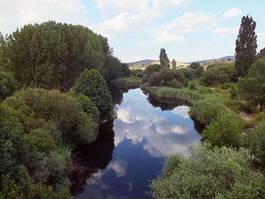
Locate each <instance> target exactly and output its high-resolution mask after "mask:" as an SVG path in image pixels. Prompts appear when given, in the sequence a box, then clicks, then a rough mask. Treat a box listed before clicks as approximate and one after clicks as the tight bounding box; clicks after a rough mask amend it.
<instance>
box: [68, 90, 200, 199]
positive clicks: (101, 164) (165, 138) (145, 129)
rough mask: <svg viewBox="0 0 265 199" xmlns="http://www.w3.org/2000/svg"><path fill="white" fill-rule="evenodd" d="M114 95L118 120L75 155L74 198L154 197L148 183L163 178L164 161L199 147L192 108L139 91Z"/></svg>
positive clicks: (126, 198)
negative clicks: (191, 116)
mask: <svg viewBox="0 0 265 199" xmlns="http://www.w3.org/2000/svg"><path fill="white" fill-rule="evenodd" d="M113 96H114V98H115V99H114V101H115V102H116V103H117V107H116V111H117V118H116V119H115V120H114V122H113V123H111V122H110V123H108V124H105V126H102V127H101V129H100V135H99V138H98V140H97V141H96V142H95V143H93V144H91V145H88V146H84V147H82V148H81V149H79V150H78V151H77V152H76V154H75V156H74V159H75V162H76V164H75V165H76V166H75V172H73V176H72V178H73V182H74V184H73V187H72V192H73V193H76V195H75V198H76V199H86V198H88V199H142V198H143V199H144V198H151V194H150V189H149V184H150V181H151V180H152V179H154V178H156V177H157V176H158V175H159V174H160V172H161V168H162V166H163V162H164V161H165V159H166V158H167V157H168V156H170V155H172V154H175V153H181V154H183V155H188V154H189V151H190V147H191V146H192V145H196V144H199V143H200V139H201V137H200V135H199V134H198V133H197V131H196V129H195V125H194V122H193V121H192V119H190V117H189V115H188V111H189V107H187V106H181V105H174V104H171V105H166V104H159V102H157V101H155V100H154V99H152V98H150V97H149V98H148V97H147V96H146V95H144V93H143V92H142V91H141V90H140V89H134V90H129V91H128V92H127V93H124V94H123V93H122V92H120V91H116V92H114V93H113ZM78 192H79V193H78Z"/></svg>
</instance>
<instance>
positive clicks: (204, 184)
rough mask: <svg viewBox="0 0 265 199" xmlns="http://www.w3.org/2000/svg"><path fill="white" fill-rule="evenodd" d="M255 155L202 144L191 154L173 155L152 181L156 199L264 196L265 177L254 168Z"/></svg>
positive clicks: (227, 198)
mask: <svg viewBox="0 0 265 199" xmlns="http://www.w3.org/2000/svg"><path fill="white" fill-rule="evenodd" d="M251 160H252V157H251V156H250V155H249V153H248V152H247V151H246V150H244V149H240V150H239V151H236V150H233V149H231V148H226V147H222V148H212V147H208V146H207V145H206V146H205V145H204V146H202V147H201V148H199V149H198V151H197V150H196V151H195V150H194V151H193V152H192V155H191V157H189V158H184V157H181V156H178V155H176V156H173V157H171V158H169V160H168V161H167V162H166V164H165V166H164V169H163V173H162V175H161V176H160V177H159V178H158V179H156V180H154V181H153V182H152V184H151V187H152V190H153V194H154V197H155V198H159V199H166V198H176V199H178V198H179V199H213V198H215V199H221V198H222V199H223V198H225V199H256V198H264V195H265V180H264V177H263V175H262V174H261V173H259V172H257V171H254V170H252V169H251V165H250V162H251Z"/></svg>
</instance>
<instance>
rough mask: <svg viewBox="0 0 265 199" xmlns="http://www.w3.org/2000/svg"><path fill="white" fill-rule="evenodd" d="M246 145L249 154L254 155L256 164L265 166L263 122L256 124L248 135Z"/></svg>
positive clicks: (264, 124)
mask: <svg viewBox="0 0 265 199" xmlns="http://www.w3.org/2000/svg"><path fill="white" fill-rule="evenodd" d="M247 145H248V146H249V148H250V152H251V153H253V154H254V155H255V157H256V160H257V162H259V163H260V164H262V165H265V120H262V121H260V122H258V124H257V125H256V126H255V128H254V129H253V130H252V132H251V133H250V134H249V135H248V143H247Z"/></svg>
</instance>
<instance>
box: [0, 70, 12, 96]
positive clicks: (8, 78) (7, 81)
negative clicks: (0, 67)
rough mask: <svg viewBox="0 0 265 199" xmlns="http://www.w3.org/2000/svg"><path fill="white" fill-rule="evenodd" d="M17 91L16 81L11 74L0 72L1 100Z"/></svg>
mask: <svg viewBox="0 0 265 199" xmlns="http://www.w3.org/2000/svg"><path fill="white" fill-rule="evenodd" d="M15 89H16V81H15V78H14V76H13V75H12V74H11V73H7V72H3V71H0V100H3V99H5V98H6V97H9V96H11V95H12V94H13V92H14V91H15Z"/></svg>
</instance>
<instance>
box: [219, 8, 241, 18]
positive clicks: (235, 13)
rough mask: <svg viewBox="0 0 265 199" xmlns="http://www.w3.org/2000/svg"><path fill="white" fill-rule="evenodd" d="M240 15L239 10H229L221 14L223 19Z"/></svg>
mask: <svg viewBox="0 0 265 199" xmlns="http://www.w3.org/2000/svg"><path fill="white" fill-rule="evenodd" d="M241 14H242V12H241V10H240V9H239V8H231V9H229V10H227V11H226V12H225V13H224V14H223V18H230V17H236V16H240V15H241Z"/></svg>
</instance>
